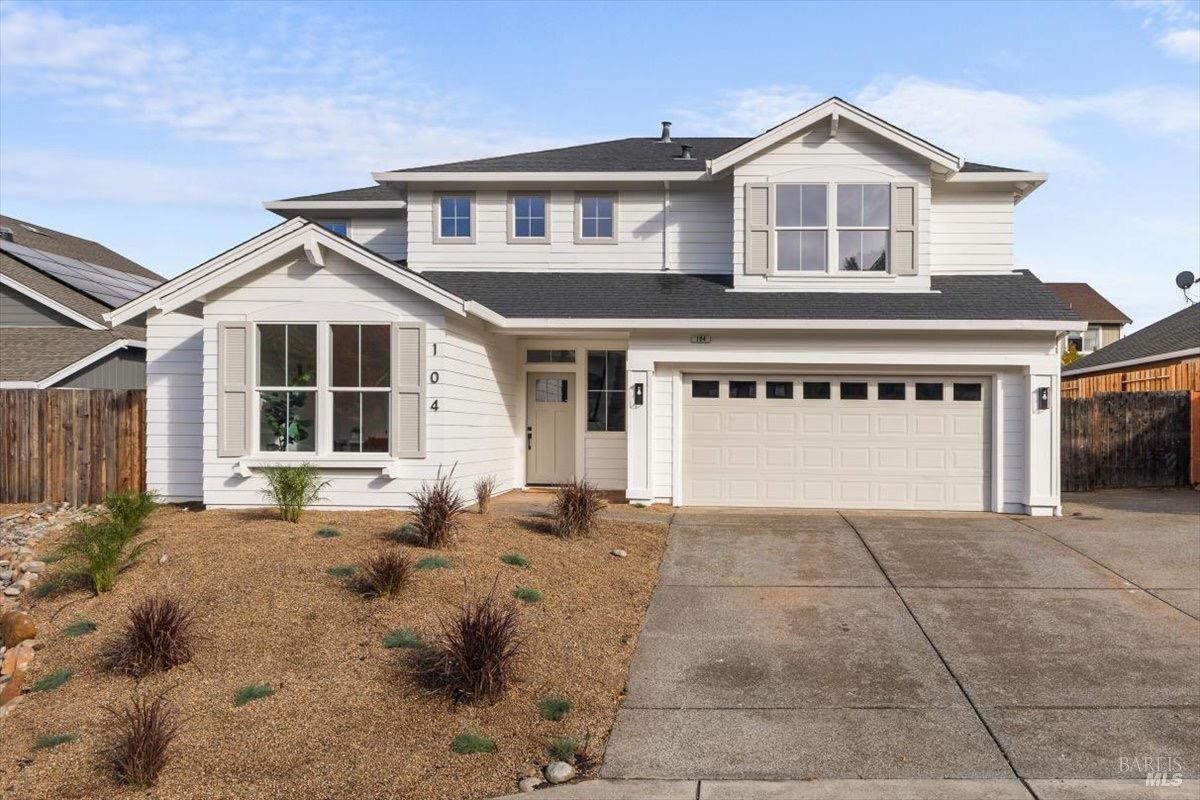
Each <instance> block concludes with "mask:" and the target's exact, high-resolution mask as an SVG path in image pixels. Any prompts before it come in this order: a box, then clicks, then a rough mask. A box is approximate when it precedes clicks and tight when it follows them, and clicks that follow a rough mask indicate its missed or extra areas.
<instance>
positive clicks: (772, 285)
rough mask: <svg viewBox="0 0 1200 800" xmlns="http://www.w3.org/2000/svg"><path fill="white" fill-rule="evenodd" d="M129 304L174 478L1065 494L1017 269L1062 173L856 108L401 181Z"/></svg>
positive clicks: (1031, 299) (370, 486) (897, 498)
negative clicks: (1022, 223) (272, 468)
mask: <svg viewBox="0 0 1200 800" xmlns="http://www.w3.org/2000/svg"><path fill="white" fill-rule="evenodd" d="M373 177H374V179H375V181H376V185H374V186H370V187H367V188H364V189H351V190H347V191H339V192H332V193H329V194H322V195H313V196H307V197H298V198H292V199H290V200H282V201H277V202H270V203H266V204H265V205H266V207H267V208H268V209H270V210H272V211H274V212H276V213H278V214H280V215H281V216H283V217H285V218H286V221H284V222H283V223H281V224H279V225H277V226H276V227H274V228H271V229H269V230H267V231H265V232H264V233H262V234H260V235H258V236H256V237H254V238H253V239H250V240H248V241H246V242H243V243H241V244H238V245H236V246H234V247H232V248H230V249H229V250H227V251H225V252H224V253H221V254H220V255H218V256H216V257H214V258H213V259H211V260H209V261H207V262H205V263H203V264H201V265H199V266H197V267H196V268H194V269H192V270H191V271H189V272H186V273H184V274H182V275H180V276H179V277H177V278H175V279H173V280H171V281H169V282H168V283H167V284H165V285H164V286H162V287H159V288H158V289H156V290H154V291H152V292H149V293H147V294H146V295H144V296H142V297H140V298H138V299H137V300H135V301H133V302H131V303H129V304H127V305H125V306H123V307H121V308H119V309H117V310H116V311H114V312H113V313H112V314H111V315H109V319H110V320H111V321H112V322H113V323H120V322H123V321H125V320H128V319H133V318H135V317H136V316H137V315H140V314H147V315H148V365H147V368H148V372H149V388H148V392H149V395H148V409H149V410H148V432H147V435H148V447H149V452H148V456H147V471H148V482H149V485H150V486H151V487H152V488H155V489H157V490H159V491H160V492H162V493H163V494H164V495H166V496H167V497H169V498H171V499H177V500H185V499H187V500H203V501H204V502H205V503H208V504H210V505H216V506H244V505H257V504H260V503H262V502H263V500H262V497H261V494H260V491H261V489H262V487H263V481H262V479H261V475H260V470H261V468H262V467H263V466H266V465H272V464H279V463H289V462H309V463H312V464H315V465H318V466H319V467H320V469H321V470H322V472H323V473H324V474H325V476H326V477H327V478H328V479H329V480H330V485H329V487H328V488H327V489H326V491H325V493H324V501H323V502H324V503H325V504H326V505H328V506H331V507H379V506H404V505H407V504H409V503H410V497H409V493H410V492H412V491H414V490H415V489H417V488H418V486H419V485H420V483H421V482H422V481H423V480H427V479H430V478H433V477H435V476H436V475H438V473H439V471H440V472H442V473H446V472H447V471H449V470H450V469H451V468H453V470H454V478H455V480H456V481H458V482H460V484H461V485H462V486H463V487H464V488H465V487H467V486H469V484H470V482H471V481H473V480H474V479H475V478H476V477H477V476H480V475H485V474H489V475H493V476H495V478H496V480H497V482H498V485H499V487H500V488H501V489H505V490H507V489H513V488H520V487H525V486H532V485H543V484H555V483H558V482H561V481H565V480H567V479H570V478H571V477H572V476H586V477H587V478H588V479H589V480H591V481H592V482H593V483H595V484H597V485H598V486H600V487H602V488H605V489H612V490H620V491H623V492H624V493H625V495H626V496H627V497H628V498H629V499H630V500H631V501H641V502H651V501H653V502H663V503H672V504H675V505H707V506H718V505H719V506H777V507H802V506H827V507H845V508H879V509H888V508H897V509H966V510H994V511H1006V512H1018V513H1021V512H1023V513H1030V514H1052V513H1055V512H1056V511H1057V510H1058V509H1059V507H1060V505H1059V490H1058V485H1059V480H1058V469H1059V467H1058V406H1057V397H1058V381H1059V357H1058V346H1059V341H1060V338H1061V337H1062V336H1063V335H1064V334H1065V333H1067V332H1071V331H1078V330H1082V329H1083V327H1084V324H1083V323H1081V322H1079V321H1078V320H1077V319H1076V317H1075V315H1074V314H1073V313H1072V312H1071V311H1070V310H1069V309H1068V308H1067V307H1066V306H1064V305H1063V304H1062V303H1061V302H1060V301H1059V300H1058V299H1057V298H1056V297H1055V295H1054V294H1053V293H1052V292H1051V291H1050V290H1049V289H1047V288H1046V286H1045V285H1044V284H1042V283H1041V282H1040V281H1038V279H1037V278H1035V277H1034V276H1033V275H1030V274H1028V273H1026V272H1022V271H1016V270H1014V268H1013V248H1012V243H1013V209H1014V207H1015V206H1016V204H1017V203H1018V202H1021V201H1022V200H1023V199H1024V198H1025V197H1027V196H1028V195H1029V194H1030V193H1031V192H1032V191H1034V190H1035V189H1036V188H1037V187H1038V186H1039V185H1040V184H1041V183H1043V182H1044V181H1045V179H1046V177H1045V175H1042V174H1039V173H1035V172H1027V171H1023V170H1015V169H1006V168H1000V167H991V166H986V165H981V164H972V163H970V162H965V161H963V160H962V159H961V158H960V157H959V156H957V155H954V154H953V153H949V152H947V151H946V150H943V149H942V148H940V147H938V146H936V145H934V144H931V143H929V142H927V141H925V140H923V139H920V138H918V137H917V136H915V135H913V134H911V133H909V132H907V131H904V130H901V129H900V128H898V127H896V126H894V125H891V124H889V123H887V122H886V121H884V120H882V119H879V118H877V117H875V116H872V115H871V114H869V113H867V112H865V111H863V110H862V109H859V108H856V107H854V106H852V105H850V104H848V103H846V102H844V101H842V100H839V99H837V98H833V99H830V100H828V101H826V102H823V103H821V104H819V105H817V106H815V107H813V108H811V109H809V110H807V111H805V112H803V113H802V114H800V115H798V116H796V117H794V118H793V119H790V120H788V121H787V122H785V123H783V124H781V125H779V126H777V127H775V128H772V129H771V130H768V131H766V132H764V133H762V134H760V135H758V136H755V137H752V138H748V139H733V138H683V139H676V138H673V137H672V135H671V133H670V130H669V126H668V125H666V124H664V126H663V130H662V132H661V135H656V136H650V137H645V138H630V139H621V140H617V141H609V142H599V143H595V144H588V145H581V146H578V147H566V148H562V149H557V150H549V151H544V152H536V153H523V154H519V155H512V156H503V157H498V158H486V159H481V160H475V161H465V162H459V163H452V164H441V165H436V166H428V167H420V168H414V169H401V170H395V171H390V172H378V173H375V174H374V175H373Z"/></svg>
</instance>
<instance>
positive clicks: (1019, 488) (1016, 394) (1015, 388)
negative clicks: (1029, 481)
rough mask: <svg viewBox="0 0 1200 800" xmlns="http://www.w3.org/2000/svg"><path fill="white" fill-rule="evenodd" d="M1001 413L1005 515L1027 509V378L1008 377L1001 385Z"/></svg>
mask: <svg viewBox="0 0 1200 800" xmlns="http://www.w3.org/2000/svg"><path fill="white" fill-rule="evenodd" d="M1001 394H1002V397H1001V400H1000V413H1001V414H1002V415H1003V422H1002V425H1003V448H1004V449H1003V451H1002V452H1001V454H1000V466H1001V468H1002V469H1003V471H1004V473H1003V474H1004V492H1003V495H1002V498H1003V502H1004V510H1005V511H1017V512H1020V511H1022V510H1023V509H1024V507H1025V505H1024V504H1025V492H1026V489H1025V416H1026V415H1027V414H1028V413H1029V412H1028V410H1027V409H1026V408H1025V395H1026V391H1025V377H1024V376H1023V375H1020V374H1011V375H1005V376H1004V381H1003V383H1001Z"/></svg>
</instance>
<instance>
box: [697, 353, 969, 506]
mask: <svg viewBox="0 0 1200 800" xmlns="http://www.w3.org/2000/svg"><path fill="white" fill-rule="evenodd" d="M683 389H684V397H683V415H684V418H683V479H684V486H683V502H684V503H686V504H687V505H701V506H777V507H786V506H793V507H797V506H809V507H832V508H880V509H887V508H896V509H929V510H934V509H936V510H962V511H986V510H988V509H989V508H990V503H989V497H990V487H991V429H992V426H991V422H990V420H991V414H992V411H991V406H992V403H991V397H990V382H989V381H988V380H987V379H986V378H983V377H942V376H931V377H923V376H920V377H918V376H912V375H907V376H905V375H898V376H894V377H885V376H856V375H843V376H838V375H833V376H823V375H811V374H810V375H805V374H803V373H801V374H799V375H796V374H792V375H786V374H785V375H763V374H759V375H754V374H741V375H738V374H732V375H731V374H725V375H686V376H684V383H683Z"/></svg>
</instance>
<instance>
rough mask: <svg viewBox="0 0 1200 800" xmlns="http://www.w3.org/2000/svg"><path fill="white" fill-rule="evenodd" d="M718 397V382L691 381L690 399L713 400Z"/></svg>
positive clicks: (719, 384) (719, 391)
mask: <svg viewBox="0 0 1200 800" xmlns="http://www.w3.org/2000/svg"><path fill="white" fill-rule="evenodd" d="M720 396H721V382H720V381H692V397H697V398H704V399H715V398H718V397H720Z"/></svg>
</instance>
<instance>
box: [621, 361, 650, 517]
mask: <svg viewBox="0 0 1200 800" xmlns="http://www.w3.org/2000/svg"><path fill="white" fill-rule="evenodd" d="M653 377H654V372H653V371H652V370H649V369H630V370H628V371H627V373H626V376H625V379H626V383H625V386H626V389H625V431H626V433H625V435H626V442H627V448H626V453H627V455H626V463H627V467H626V470H627V472H626V486H625V496H626V498H628V500H629V501H630V502H631V503H632V502H639V503H649V502H652V501H653V500H654V489H653V487H652V486H651V483H652V480H651V472H650V459H651V457H652V452H651V446H650V406H651V404H653V403H654V398H653V396H652V394H653V392H652V383H653V381H652V379H653ZM639 386H640V387H641V389H640V391H641V402H640V403H639V402H638V391H639V389H638V387H639Z"/></svg>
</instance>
